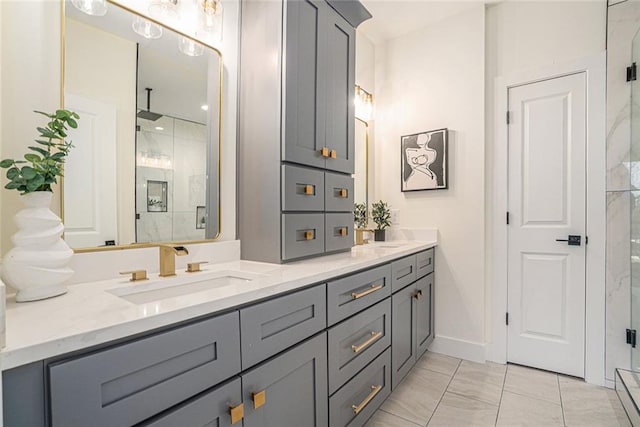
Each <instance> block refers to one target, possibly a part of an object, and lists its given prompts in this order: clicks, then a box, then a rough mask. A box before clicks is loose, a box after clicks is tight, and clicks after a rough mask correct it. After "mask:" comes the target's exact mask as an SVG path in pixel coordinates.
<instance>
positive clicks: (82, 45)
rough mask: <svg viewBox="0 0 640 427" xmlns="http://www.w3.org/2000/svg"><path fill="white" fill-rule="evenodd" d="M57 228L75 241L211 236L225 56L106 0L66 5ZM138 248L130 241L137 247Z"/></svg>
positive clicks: (104, 243) (216, 216)
mask: <svg viewBox="0 0 640 427" xmlns="http://www.w3.org/2000/svg"><path fill="white" fill-rule="evenodd" d="M63 28H64V54H63V55H64V58H63V60H64V83H63V84H64V87H63V93H64V107H65V108H67V109H70V110H73V111H76V112H77V113H78V114H79V115H80V121H79V127H78V129H77V130H75V131H74V132H73V133H72V134H71V135H70V139H71V140H72V141H73V144H74V146H75V148H74V149H73V151H72V152H71V155H70V156H69V159H68V162H67V164H66V165H65V177H64V183H63V206H62V213H63V218H64V222H65V239H66V241H67V243H69V245H70V246H71V247H73V248H75V249H78V248H83V249H87V248H98V247H107V248H108V247H110V246H112V245H115V246H116V247H123V246H124V245H126V246H127V247H130V246H134V245H132V244H144V243H154V242H167V241H174V242H185V241H198V240H205V239H212V238H215V237H217V235H218V233H219V229H220V205H219V184H220V179H219V177H220V165H219V154H220V153H219V147H220V107H221V69H222V59H221V57H220V54H219V52H218V51H217V50H215V49H214V48H212V47H208V46H205V45H202V44H199V43H197V42H195V41H194V40H192V39H190V38H188V37H185V36H184V35H183V34H180V33H178V32H175V31H172V30H170V29H168V28H166V27H162V26H161V25H158V24H157V23H156V22H155V21H151V20H148V19H146V18H144V17H142V16H139V15H137V14H135V13H133V12H131V11H129V10H127V9H125V8H123V7H120V6H118V5H116V4H114V3H107V11H106V14H104V15H102V16H95V15H89V14H87V13H84V12H83V11H81V10H79V9H78V8H76V7H75V6H74V5H73V4H72V3H71V2H70V1H66V2H65V5H64V26H63ZM134 247H135V246H134Z"/></svg>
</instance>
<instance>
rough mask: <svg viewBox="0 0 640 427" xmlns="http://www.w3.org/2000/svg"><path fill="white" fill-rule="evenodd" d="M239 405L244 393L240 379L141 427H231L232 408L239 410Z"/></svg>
mask: <svg viewBox="0 0 640 427" xmlns="http://www.w3.org/2000/svg"><path fill="white" fill-rule="evenodd" d="M239 405H242V391H241V387H240V378H236V379H235V380H233V381H231V382H229V383H227V384H225V385H222V386H220V387H217V388H216V389H214V390H212V391H209V392H207V393H204V394H202V395H200V396H198V397H197V398H195V399H192V400H190V401H188V402H187V403H184V404H182V405H180V406H179V407H178V408H177V409H174V410H172V411H170V412H169V413H166V414H163V415H161V416H159V417H157V418H154V419H152V420H149V421H146V422H144V423H142V424H141V425H140V427H175V426H182V427H189V426H193V427H199V426H218V427H229V426H231V425H232V424H234V423H232V419H231V411H232V409H231V408H232V407H233V408H237V407H238V406H239ZM237 410H241V408H237ZM239 422H240V420H236V422H235V424H236V425H238V426H240V425H242V423H241V422H240V423H239Z"/></svg>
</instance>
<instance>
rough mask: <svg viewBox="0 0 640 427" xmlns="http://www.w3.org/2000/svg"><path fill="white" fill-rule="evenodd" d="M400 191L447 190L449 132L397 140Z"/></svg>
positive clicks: (418, 134)
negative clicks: (398, 144)
mask: <svg viewBox="0 0 640 427" xmlns="http://www.w3.org/2000/svg"><path fill="white" fill-rule="evenodd" d="M400 186H401V188H400V189H401V191H402V192H403V193H404V192H409V191H427V190H446V189H447V188H449V130H448V129H447V128H442V129H435V130H429V131H425V132H419V133H414V134H411V135H403V136H401V137H400Z"/></svg>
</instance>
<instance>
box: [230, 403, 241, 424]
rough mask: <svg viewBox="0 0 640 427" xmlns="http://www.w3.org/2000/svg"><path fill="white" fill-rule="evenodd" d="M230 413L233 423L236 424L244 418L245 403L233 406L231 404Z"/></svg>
mask: <svg viewBox="0 0 640 427" xmlns="http://www.w3.org/2000/svg"><path fill="white" fill-rule="evenodd" d="M229 415H231V424H235V423H237V422H238V421H240V420H242V419H243V418H244V404H242V403H240V404H239V405H236V406H233V405H229Z"/></svg>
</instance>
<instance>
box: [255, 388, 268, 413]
mask: <svg viewBox="0 0 640 427" xmlns="http://www.w3.org/2000/svg"><path fill="white" fill-rule="evenodd" d="M251 397H252V398H253V408H254V409H258V408H259V407H261V406H262V405H264V404H265V402H266V401H267V392H266V391H264V390H262V391H259V392H257V393H256V392H254V393H251Z"/></svg>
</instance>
